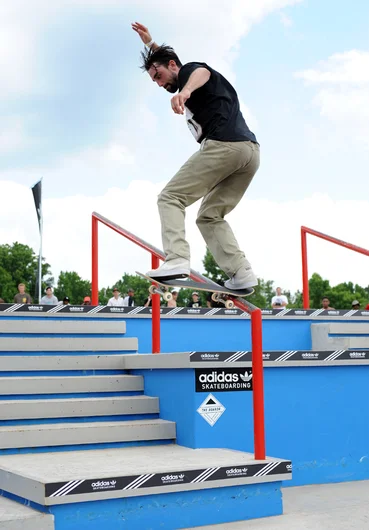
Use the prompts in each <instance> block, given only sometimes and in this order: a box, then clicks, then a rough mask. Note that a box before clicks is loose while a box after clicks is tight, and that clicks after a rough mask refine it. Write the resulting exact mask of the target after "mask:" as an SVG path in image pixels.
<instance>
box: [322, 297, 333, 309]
mask: <svg viewBox="0 0 369 530" xmlns="http://www.w3.org/2000/svg"><path fill="white" fill-rule="evenodd" d="M329 304H330V301H329V298H328V296H324V297H323V298H322V308H323V309H325V310H327V309H333V310H334V307H330V306H329Z"/></svg>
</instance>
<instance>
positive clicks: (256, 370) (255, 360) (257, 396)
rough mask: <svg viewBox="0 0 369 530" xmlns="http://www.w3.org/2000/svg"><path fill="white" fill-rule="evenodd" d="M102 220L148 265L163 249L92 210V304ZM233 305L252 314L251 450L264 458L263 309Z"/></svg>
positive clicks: (156, 349)
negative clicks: (144, 257)
mask: <svg viewBox="0 0 369 530" xmlns="http://www.w3.org/2000/svg"><path fill="white" fill-rule="evenodd" d="M99 222H100V223H102V224H104V225H105V226H107V227H108V228H110V229H111V230H114V231H115V232H117V233H118V234H120V235H122V236H124V237H125V238H127V239H129V240H130V241H132V242H133V243H135V244H136V245H138V246H139V247H141V248H143V249H144V250H147V251H148V252H150V254H151V267H152V268H153V269H156V268H158V266H159V260H164V259H165V255H164V253H163V252H162V251H161V250H159V249H158V248H156V247H154V246H152V245H150V243H147V242H146V241H144V240H143V239H141V238H139V237H137V236H135V235H134V234H132V233H131V232H129V231H128V230H125V229H124V228H122V227H121V226H119V225H117V224H116V223H113V222H112V221H110V220H109V219H107V218H106V217H103V216H102V215H100V214H98V213H96V212H93V213H92V304H93V305H98V303H99V287H98V276H99V274H98V270H99V269H98V259H99V255H98V223H99ZM190 277H191V279H192V280H195V281H198V282H201V283H206V282H208V283H209V282H210V283H213V284H214V285H217V284H216V283H215V282H212V281H211V280H209V278H206V277H205V276H203V275H202V274H200V273H199V272H196V271H194V270H193V269H191V274H190ZM234 303H235V305H236V306H237V307H239V308H240V309H242V310H243V311H246V312H247V313H249V315H250V317H251V341H252V374H253V375H252V378H253V413H254V453H255V455H254V456H255V459H256V460H265V422H264V375H263V341H262V313H261V310H260V309H259V308H258V307H256V306H254V305H253V304H251V303H250V302H248V301H247V300H245V299H239V300H235V301H234ZM152 352H153V353H160V295H158V294H154V295H153V301H152Z"/></svg>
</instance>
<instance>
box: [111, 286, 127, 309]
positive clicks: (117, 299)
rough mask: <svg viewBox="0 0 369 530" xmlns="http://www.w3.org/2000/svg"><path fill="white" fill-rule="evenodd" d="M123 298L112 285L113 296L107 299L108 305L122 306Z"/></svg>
mask: <svg viewBox="0 0 369 530" xmlns="http://www.w3.org/2000/svg"><path fill="white" fill-rule="evenodd" d="M123 302H124V299H123V298H122V297H121V296H120V292H119V289H118V288H117V287H114V289H113V296H112V297H111V298H110V299H109V301H108V305H110V306H123V305H124V303H123Z"/></svg>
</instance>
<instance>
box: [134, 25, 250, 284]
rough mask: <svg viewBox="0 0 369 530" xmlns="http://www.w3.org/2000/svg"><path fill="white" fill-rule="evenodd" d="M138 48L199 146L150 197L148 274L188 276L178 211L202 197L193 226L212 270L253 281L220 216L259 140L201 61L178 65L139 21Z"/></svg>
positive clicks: (246, 179) (239, 187)
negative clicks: (159, 251) (155, 213)
mask: <svg viewBox="0 0 369 530" xmlns="http://www.w3.org/2000/svg"><path fill="white" fill-rule="evenodd" d="M132 28H133V30H134V31H136V32H137V33H138V35H139V36H140V38H141V40H142V42H143V43H144V44H145V46H146V49H145V51H144V52H142V54H141V55H142V61H143V65H142V68H143V70H145V71H147V72H148V74H149V75H150V77H151V79H152V80H153V81H154V82H156V83H157V85H158V86H159V87H162V88H164V89H165V90H167V91H168V92H169V93H171V94H176V95H175V96H173V97H172V99H171V106H172V109H173V111H174V112H175V113H176V114H186V120H187V124H188V127H189V129H190V131H191V133H192V134H193V136H194V137H195V139H196V141H197V142H198V143H199V144H200V149H199V151H197V152H196V153H195V154H194V155H192V156H191V157H190V158H189V160H188V161H187V162H186V163H185V164H184V165H183V166H182V168H181V169H180V170H179V171H178V173H177V174H176V175H175V176H174V177H173V178H172V179H171V180H170V182H169V183H168V184H167V185H166V186H165V188H164V189H163V190H162V192H161V193H160V195H159V197H158V208H159V214H160V219H161V228H162V240H163V248H164V253H165V256H166V259H165V261H164V263H163V265H161V267H159V268H158V269H154V270H151V271H149V272H148V273H147V275H148V276H150V277H154V278H161V279H170V278H173V279H174V278H179V277H181V276H182V275H185V276H188V275H189V273H190V248H189V245H188V243H187V241H186V239H185V209H186V208H187V207H188V206H190V205H191V204H193V203H194V202H196V201H197V200H198V199H201V198H202V199H203V200H202V203H201V207H200V210H199V212H198V217H197V220H196V224H197V226H198V227H199V229H200V232H201V234H202V236H203V238H204V239H205V242H206V244H207V246H208V248H209V250H210V252H211V253H212V255H213V256H214V259H215V261H216V262H217V264H218V265H219V267H220V268H221V269H222V270H223V271H224V272H225V273H226V274H227V275H228V276H229V278H230V279H229V280H227V281H226V282H225V284H224V286H225V287H226V288H227V289H232V290H235V289H236V290H237V289H245V288H249V287H253V286H255V285H257V278H256V276H255V274H254V272H253V270H252V268H251V265H250V263H249V261H248V260H247V259H246V257H245V255H244V253H243V252H242V251H241V250H240V248H239V246H238V243H237V241H236V238H235V236H234V234H233V232H232V229H231V227H230V226H229V224H228V223H227V221H225V219H224V217H225V216H226V215H227V214H229V213H230V212H231V211H232V210H233V209H234V208H235V206H237V204H238V203H239V201H240V200H241V199H242V197H243V195H244V193H245V191H246V190H247V188H248V186H249V184H250V182H251V180H252V178H253V176H254V175H255V173H256V171H257V170H258V167H259V163H260V153H259V144H258V142H257V140H256V138H255V135H254V134H253V133H252V132H251V131H250V129H249V128H248V126H247V125H246V122H245V120H244V118H243V116H242V114H241V111H240V105H239V100H238V96H237V93H236V91H235V89H234V88H233V87H232V85H231V84H230V83H229V82H228V81H227V80H226V79H225V78H224V77H223V76H222V75H221V74H220V73H218V72H216V71H215V70H213V69H212V68H211V67H210V66H208V65H207V64H205V63H198V62H191V63H187V64H185V65H182V63H181V61H180V60H179V58H178V56H177V54H176V53H175V51H174V50H173V48H171V47H170V46H165V45H162V46H159V45H158V44H156V43H155V42H154V40H153V39H152V38H151V35H150V32H149V30H148V29H147V28H146V27H145V26H143V25H142V24H140V23H138V22H135V23H133V24H132Z"/></svg>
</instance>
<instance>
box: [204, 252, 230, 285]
mask: <svg viewBox="0 0 369 530" xmlns="http://www.w3.org/2000/svg"><path fill="white" fill-rule="evenodd" d="M202 263H203V265H204V269H205V273H204V276H206V277H207V278H210V280H213V282H216V283H221V284H223V282H225V281H226V280H228V276H227V275H226V273H225V272H223V271H222V270H221V269H220V268H219V266H218V265H217V263H216V261H215V259H214V258H213V255H212V254H211V253H210V250H209V249H208V248H206V253H205V256H204V259H203V260H202Z"/></svg>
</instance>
